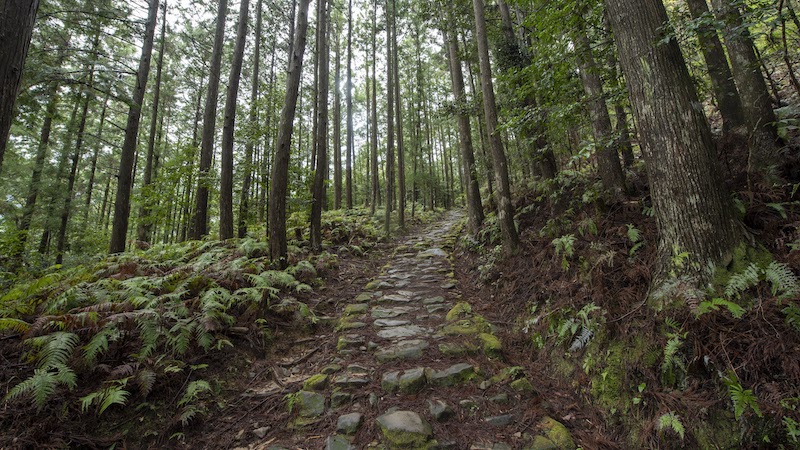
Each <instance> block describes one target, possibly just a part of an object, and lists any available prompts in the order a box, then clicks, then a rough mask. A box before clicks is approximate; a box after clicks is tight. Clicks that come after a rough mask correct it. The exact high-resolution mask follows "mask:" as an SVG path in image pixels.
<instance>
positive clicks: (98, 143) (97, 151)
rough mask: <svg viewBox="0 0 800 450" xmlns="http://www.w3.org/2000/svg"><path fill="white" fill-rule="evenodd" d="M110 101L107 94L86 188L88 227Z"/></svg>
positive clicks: (85, 213) (85, 220) (86, 219)
mask: <svg viewBox="0 0 800 450" xmlns="http://www.w3.org/2000/svg"><path fill="white" fill-rule="evenodd" d="M108 99H109V94H106V98H105V100H103V109H102V111H101V112H100V125H98V127H97V137H96V139H95V144H94V152H93V153H92V162H91V167H92V168H91V169H90V170H89V183H88V184H87V186H86V203H85V209H84V211H83V223H84V225H88V223H89V212H90V210H91V208H92V195H93V193H94V184H95V177H96V174H97V158H98V156H99V155H100V147H102V142H103V128H104V126H105V123H106V113H107V112H108Z"/></svg>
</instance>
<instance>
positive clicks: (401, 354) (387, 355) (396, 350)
mask: <svg viewBox="0 0 800 450" xmlns="http://www.w3.org/2000/svg"><path fill="white" fill-rule="evenodd" d="M428 347H429V344H428V342H427V341H424V340H422V339H410V340H407V341H400V342H397V343H395V344H391V345H388V346H386V347H385V348H384V349H383V350H379V351H377V352H376V353H375V358H376V359H377V360H378V361H379V362H386V361H392V360H395V359H416V358H419V357H421V356H422V352H423V351H425V349H427V348H428Z"/></svg>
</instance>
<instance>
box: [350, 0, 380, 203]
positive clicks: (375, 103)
mask: <svg viewBox="0 0 800 450" xmlns="http://www.w3.org/2000/svg"><path fill="white" fill-rule="evenodd" d="M377 17H378V0H372V33H371V34H372V136H371V141H372V161H371V162H372V183H371V184H372V202H371V203H370V205H369V210H370V215H371V216H374V215H375V208H377V206H378V189H379V186H378V81H377V76H376V75H377V74H376V66H377V65H378V63H377V39H376V35H377V34H378V24H377V20H378V19H377ZM348 139H349V138H348Z"/></svg>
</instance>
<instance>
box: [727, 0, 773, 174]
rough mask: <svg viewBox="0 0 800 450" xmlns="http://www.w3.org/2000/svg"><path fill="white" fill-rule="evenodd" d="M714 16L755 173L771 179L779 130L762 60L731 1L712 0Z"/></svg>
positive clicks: (751, 164) (736, 8) (750, 165)
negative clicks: (741, 111)
mask: <svg viewBox="0 0 800 450" xmlns="http://www.w3.org/2000/svg"><path fill="white" fill-rule="evenodd" d="M711 4H712V6H713V7H714V14H715V15H716V17H717V18H718V19H719V20H720V21H722V22H723V24H724V25H723V26H724V29H723V37H724V38H725V47H727V48H728V55H729V56H730V60H731V69H732V70H733V78H734V80H735V81H736V87H737V88H738V90H739V95H740V96H741V99H742V107H743V108H744V118H745V121H746V123H747V128H748V132H749V136H748V143H749V148H750V158H751V163H750V164H748V166H749V167H752V170H751V172H752V171H756V172H761V173H762V174H765V175H767V176H769V175H771V172H772V170H771V167H773V166H774V165H776V163H777V156H778V154H777V148H778V146H777V142H778V130H777V127H776V124H775V122H776V118H775V112H774V111H773V109H772V104H771V101H770V96H769V91H768V90H767V84H766V82H765V81H764V77H763V76H762V75H761V70H760V69H759V59H758V58H757V57H756V53H755V50H754V47H753V40H752V38H751V37H750V32H749V31H748V29H747V27H746V26H745V25H744V23H743V21H742V16H741V14H740V13H739V10H738V7H736V6H735V5H732V4H731V2H730V0H712V1H711Z"/></svg>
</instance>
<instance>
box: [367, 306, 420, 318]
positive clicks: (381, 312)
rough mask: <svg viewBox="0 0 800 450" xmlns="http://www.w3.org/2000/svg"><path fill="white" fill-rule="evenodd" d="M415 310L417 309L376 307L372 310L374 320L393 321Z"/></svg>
mask: <svg viewBox="0 0 800 450" xmlns="http://www.w3.org/2000/svg"><path fill="white" fill-rule="evenodd" d="M414 309H415V308H412V307H410V306H395V307H392V308H381V307H375V308H372V317H373V318H374V319H391V318H394V317H399V316H402V315H403V314H408V313H409V312H411V311H413V310H414Z"/></svg>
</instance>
